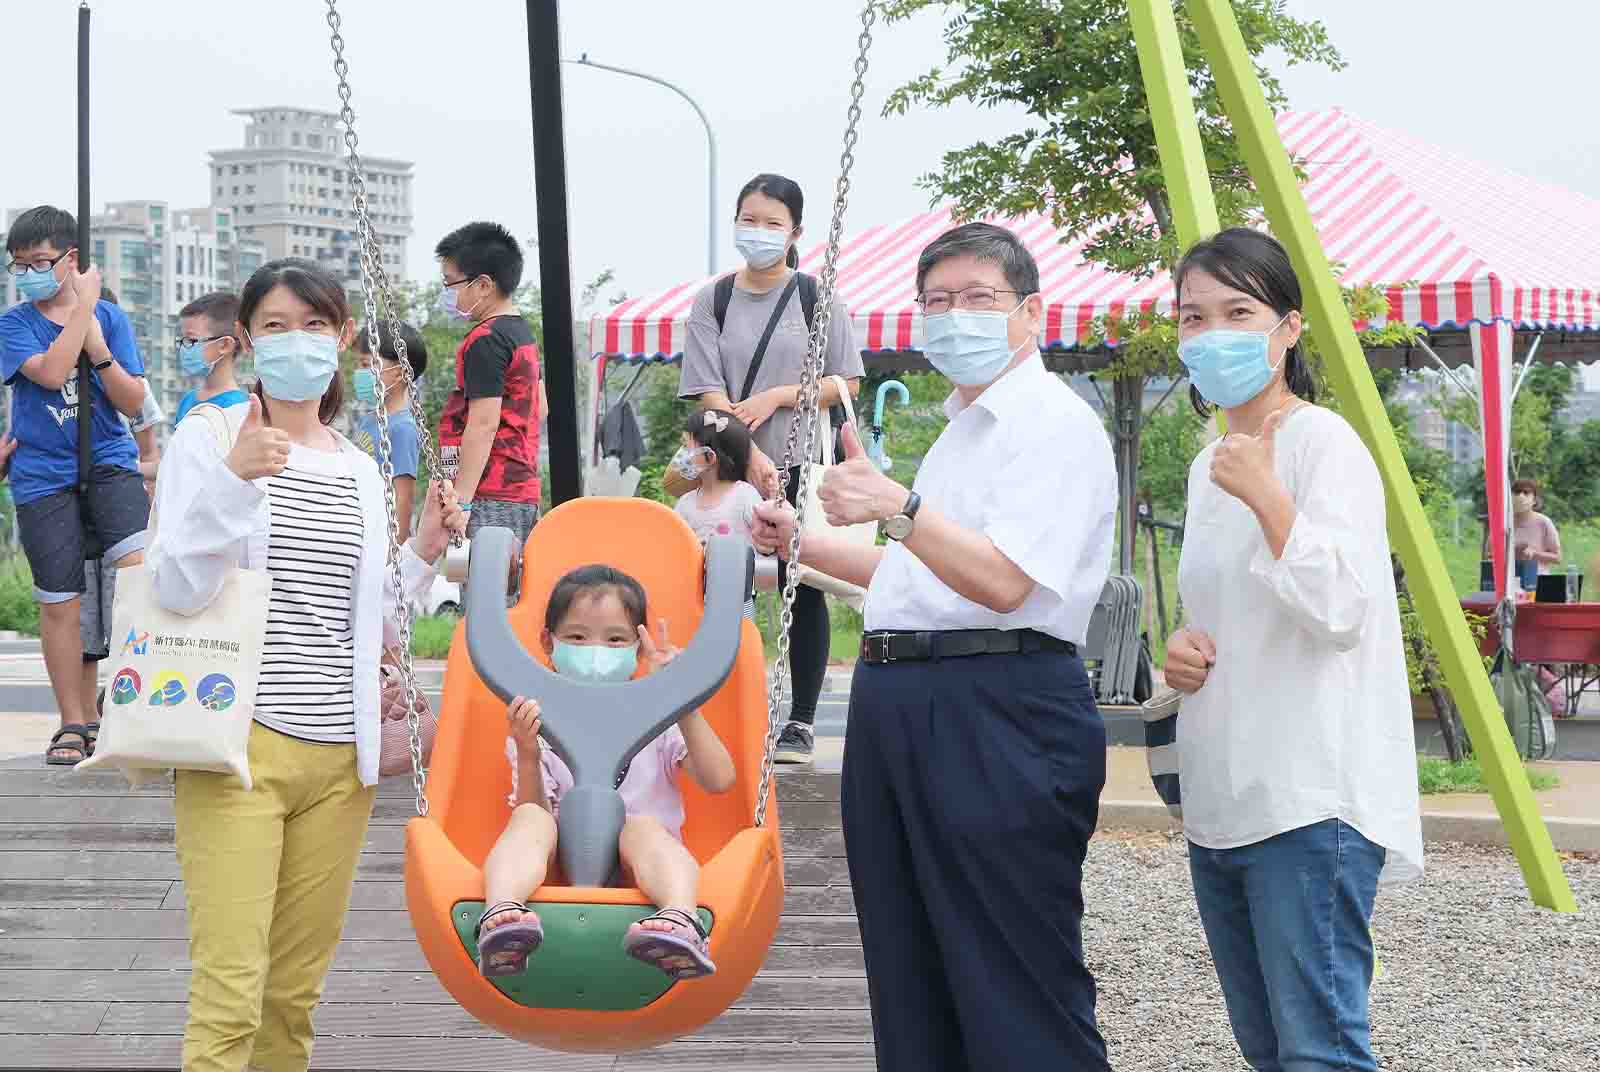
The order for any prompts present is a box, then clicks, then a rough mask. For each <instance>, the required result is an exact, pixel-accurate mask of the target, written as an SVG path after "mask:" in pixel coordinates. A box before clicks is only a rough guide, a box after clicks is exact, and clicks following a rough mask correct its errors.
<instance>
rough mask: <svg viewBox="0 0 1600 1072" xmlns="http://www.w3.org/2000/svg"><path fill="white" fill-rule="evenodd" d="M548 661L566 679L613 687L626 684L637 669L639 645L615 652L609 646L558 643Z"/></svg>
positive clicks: (561, 641)
mask: <svg viewBox="0 0 1600 1072" xmlns="http://www.w3.org/2000/svg"><path fill="white" fill-rule="evenodd" d="M550 661H551V662H552V663H554V664H555V667H556V672H557V673H559V674H561V675H563V676H565V677H573V678H577V679H578V680H579V681H592V682H595V683H596V684H604V683H610V684H615V683H616V682H619V681H627V680H628V679H629V678H631V677H632V676H633V672H634V671H635V670H636V669H638V667H639V645H637V644H630V645H628V646H627V647H625V648H614V647H612V646H611V645H609V644H568V643H567V642H566V641H564V640H558V641H556V646H555V651H553V652H552V653H551V655H550Z"/></svg>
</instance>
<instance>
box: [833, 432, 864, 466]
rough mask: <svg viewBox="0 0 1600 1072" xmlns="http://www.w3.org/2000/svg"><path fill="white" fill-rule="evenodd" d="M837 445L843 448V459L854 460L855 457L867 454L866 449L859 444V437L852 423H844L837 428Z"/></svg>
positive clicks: (862, 456)
mask: <svg viewBox="0 0 1600 1072" xmlns="http://www.w3.org/2000/svg"><path fill="white" fill-rule="evenodd" d="M839 445H840V446H842V447H843V448H844V458H843V460H844V461H847V462H848V461H854V460H855V459H856V458H865V457H866V456H867V450H866V448H865V447H863V446H862V445H861V437H860V436H859V435H857V434H856V426H855V425H854V424H846V425H845V426H844V427H843V428H841V429H839Z"/></svg>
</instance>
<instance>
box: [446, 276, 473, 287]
mask: <svg viewBox="0 0 1600 1072" xmlns="http://www.w3.org/2000/svg"><path fill="white" fill-rule="evenodd" d="M477 278H478V277H477V276H475V275H466V276H462V277H461V278H460V279H445V280H441V282H442V283H443V284H444V289H446V290H449V289H450V288H451V287H459V286H460V285H461V284H463V283H471V282H472V281H473V280H475V279H477Z"/></svg>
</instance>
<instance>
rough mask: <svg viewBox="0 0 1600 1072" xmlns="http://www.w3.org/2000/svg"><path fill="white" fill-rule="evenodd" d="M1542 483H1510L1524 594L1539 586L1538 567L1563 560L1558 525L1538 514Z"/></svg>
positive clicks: (1524, 481)
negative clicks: (1540, 485) (1557, 530)
mask: <svg viewBox="0 0 1600 1072" xmlns="http://www.w3.org/2000/svg"><path fill="white" fill-rule="evenodd" d="M1541 505H1543V504H1542V503H1540V502H1539V484H1538V481H1535V480H1514V481H1512V482H1511V508H1512V517H1513V525H1514V526H1515V528H1514V533H1515V543H1516V548H1517V579H1518V580H1519V581H1521V582H1522V587H1523V589H1524V590H1525V591H1529V592H1531V591H1533V590H1534V589H1535V588H1537V587H1539V572H1540V571H1539V567H1540V566H1550V565H1554V564H1555V563H1557V562H1560V561H1561V536H1560V534H1558V533H1557V532H1556V523H1555V522H1554V521H1551V520H1550V519H1549V518H1548V517H1545V516H1544V515H1543V514H1541V513H1539V511H1538V509H1537V508H1538V507H1539V506H1541Z"/></svg>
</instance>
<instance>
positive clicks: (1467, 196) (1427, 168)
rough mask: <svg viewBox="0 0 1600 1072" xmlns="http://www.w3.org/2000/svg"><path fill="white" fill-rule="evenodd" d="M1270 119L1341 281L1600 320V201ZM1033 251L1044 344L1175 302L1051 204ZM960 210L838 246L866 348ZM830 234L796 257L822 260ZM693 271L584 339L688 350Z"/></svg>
mask: <svg viewBox="0 0 1600 1072" xmlns="http://www.w3.org/2000/svg"><path fill="white" fill-rule="evenodd" d="M1278 130H1279V132H1280V134H1281V135H1282V137H1283V140H1284V144H1285V145H1286V146H1287V147H1288V149H1289V152H1290V155H1291V156H1292V157H1294V158H1295V159H1296V160H1297V161H1299V163H1300V165H1301V166H1302V168H1303V169H1304V170H1305V172H1306V174H1307V176H1308V177H1307V181H1306V184H1305V187H1304V189H1305V195H1306V200H1307V202H1308V203H1309V205H1310V208H1311V213H1312V216H1313V218H1314V219H1315V220H1316V224H1317V231H1318V233H1319V234H1320V236H1321V238H1322V244H1323V248H1324V249H1326V250H1327V253H1328V257H1329V259H1330V260H1332V261H1335V262H1339V263H1343V264H1344V265H1345V274H1344V282H1345V283H1346V284H1347V285H1354V284H1369V283H1375V284H1378V285H1380V286H1383V287H1384V288H1385V290H1386V291H1387V292H1388V296H1389V312H1388V319H1401V320H1404V321H1406V322H1408V323H1412V324H1420V325H1424V326H1427V327H1441V326H1448V325H1457V326H1465V325H1467V324H1469V323H1474V322H1475V323H1480V324H1487V323H1496V322H1499V323H1509V324H1513V325H1516V326H1519V327H1545V328H1564V329H1567V330H1597V329H1600V202H1597V201H1594V200H1591V199H1589V198H1586V197H1583V196H1581V195H1579V194H1575V193H1571V192H1569V191H1566V190H1562V189H1559V188H1556V187H1552V186H1547V185H1545V184H1542V183H1538V182H1534V181H1532V180H1530V179H1525V178H1522V177H1519V176H1516V175H1511V174H1508V173H1506V172H1502V171H1498V170H1496V169H1494V168H1491V167H1488V166H1486V165H1483V164H1480V163H1476V162H1474V161H1471V160H1468V159H1466V158H1464V157H1460V156H1456V155H1454V154H1451V153H1448V152H1445V151H1444V150H1441V149H1439V148H1437V147H1435V146H1432V145H1429V144H1427V143H1426V142H1423V141H1419V140H1417V139H1416V138H1413V137H1410V136H1409V135H1405V134H1399V133H1395V132H1394V131H1390V130H1385V129H1383V128H1382V127H1378V126H1374V125H1373V124H1371V123H1368V122H1366V121H1364V120H1361V119H1357V118H1355V117H1354V116H1351V115H1348V114H1346V113H1345V112H1343V111H1341V110H1340V109H1337V108H1335V109H1331V110H1328V111H1319V112H1287V113H1285V114H1283V115H1281V116H1279V117H1278ZM995 222H999V223H1003V224H1005V225H1006V226H1009V227H1011V228H1012V229H1013V230H1015V231H1016V232H1017V234H1018V235H1019V236H1020V237H1021V238H1022V239H1023V241H1024V242H1026V243H1027V245H1028V247H1029V249H1030V250H1031V251H1032V252H1033V255H1034V258H1035V259H1036V260H1037V261H1038V262H1039V273H1040V279H1041V283H1042V288H1041V289H1042V291H1043V294H1044V297H1045V302H1046V310H1047V312H1046V320H1045V328H1044V337H1043V338H1042V339H1041V343H1042V344H1043V345H1044V346H1045V347H1046V348H1071V347H1072V346H1075V345H1076V344H1077V342H1078V340H1079V339H1080V338H1081V337H1082V335H1083V332H1084V329H1085V328H1086V327H1087V326H1088V325H1089V323H1090V322H1091V321H1092V320H1093V319H1094V318H1096V317H1100V316H1105V315H1108V314H1116V313H1124V312H1128V311H1132V310H1134V309H1140V308H1144V309H1149V308H1155V309H1158V310H1161V311H1163V312H1168V311H1170V309H1171V305H1172V282H1171V279H1170V278H1169V276H1168V275H1166V274H1165V273H1161V274H1159V275H1157V276H1155V277H1153V278H1150V279H1145V280H1138V279H1133V278H1131V277H1128V276H1124V275H1119V274H1116V273H1112V272H1108V271H1106V270H1105V269H1103V268H1101V267H1099V266H1097V265H1094V264H1089V263H1086V262H1085V261H1084V260H1083V256H1082V251H1083V246H1084V241H1082V240H1080V241H1078V242H1074V243H1062V242H1061V241H1059V233H1058V232H1057V230H1056V228H1055V227H1054V226H1052V225H1051V223H1050V221H1049V220H1048V219H1046V218H1044V217H1040V216H1031V217H1025V218H1022V219H1018V220H1010V221H1005V220H997V221H995ZM952 225H953V221H952V219H951V214H950V209H949V208H944V209H941V210H939V211H935V212H930V213H926V214H924V215H921V216H916V217H914V218H912V219H909V220H906V221H904V222H902V223H898V224H876V225H873V226H870V227H868V228H867V229H865V230H863V231H859V232H857V233H855V234H854V235H853V236H852V237H850V238H849V239H848V240H847V241H846V242H845V243H844V245H843V246H842V247H841V250H840V256H839V276H838V290H839V294H840V297H841V298H842V299H843V300H844V302H845V304H846V306H847V307H848V308H849V310H850V313H851V317H852V319H853V321H854V325H855V337H856V342H857V344H858V345H859V346H860V347H861V348H862V349H863V350H867V351H881V350H914V349H917V348H918V347H919V345H920V343H921V338H922V325H921V316H920V314H919V312H918V310H917V307H916V305H915V303H914V302H913V301H912V299H913V297H914V291H915V269H916V260H917V255H918V253H920V252H921V250H922V248H923V247H924V246H926V245H927V244H928V243H929V242H930V241H932V240H933V239H934V238H935V237H937V236H938V235H939V234H940V233H942V232H943V231H945V230H948V229H949V228H950V227H951V226H952ZM824 250H825V246H824V245H822V244H819V245H817V246H814V247H812V248H811V249H810V250H809V251H808V252H807V253H805V255H804V256H803V257H802V258H801V267H802V269H804V270H806V271H809V272H813V273H815V272H817V271H819V270H820V269H821V267H822V259H823V253H824ZM709 282H710V280H709V279H697V280H694V281H692V282H688V283H684V284H681V285H679V286H676V287H673V288H672V289H670V290H667V291H664V292H662V293H660V294H655V295H652V296H650V297H644V298H634V299H630V300H629V301H626V302H623V303H621V304H619V305H618V306H616V307H615V308H613V309H611V310H609V311H608V312H606V313H603V314H599V315H596V316H595V317H594V318H593V319H591V320H590V323H589V344H590V352H591V353H594V354H605V355H608V356H615V357H626V358H632V359H634V360H638V359H641V358H644V359H649V358H655V359H663V358H665V359H670V358H672V357H674V356H677V355H678V354H680V353H681V352H682V350H683V340H684V324H685V322H686V321H687V319H688V315H689V308H690V306H691V304H692V303H693V301H694V297H695V294H696V293H698V292H699V290H700V289H701V287H703V286H705V285H706V284H707V283H709Z"/></svg>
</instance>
